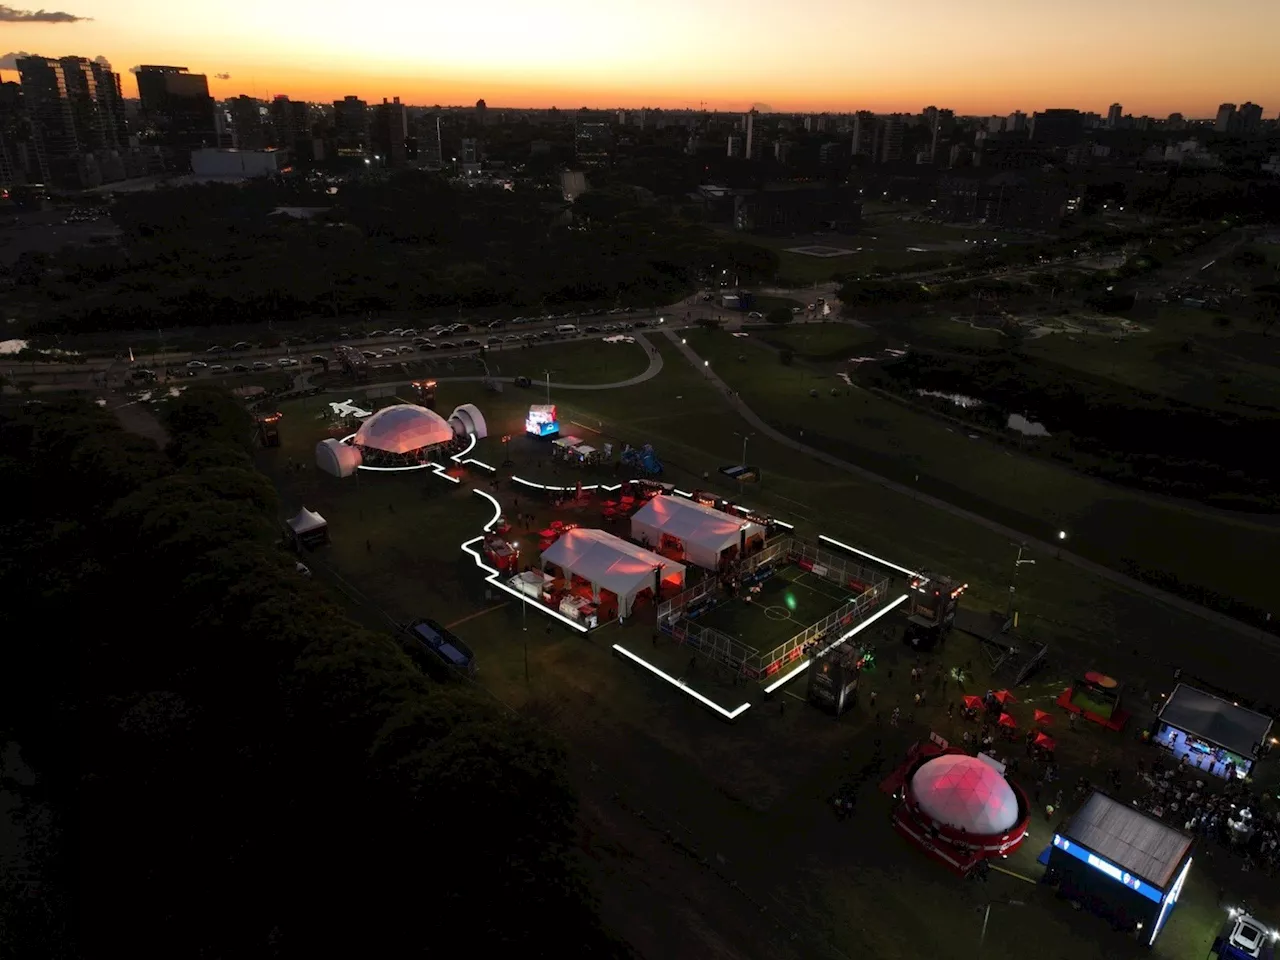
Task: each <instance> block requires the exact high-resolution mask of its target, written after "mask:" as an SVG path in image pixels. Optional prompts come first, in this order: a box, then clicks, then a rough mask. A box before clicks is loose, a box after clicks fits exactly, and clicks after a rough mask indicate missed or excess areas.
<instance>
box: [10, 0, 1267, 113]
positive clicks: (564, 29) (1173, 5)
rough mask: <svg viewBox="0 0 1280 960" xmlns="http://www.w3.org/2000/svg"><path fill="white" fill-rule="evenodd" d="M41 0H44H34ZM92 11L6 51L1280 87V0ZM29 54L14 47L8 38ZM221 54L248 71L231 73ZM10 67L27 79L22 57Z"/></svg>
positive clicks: (465, 80)
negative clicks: (1279, 40) (1279, 45)
mask: <svg viewBox="0 0 1280 960" xmlns="http://www.w3.org/2000/svg"><path fill="white" fill-rule="evenodd" d="M13 6H20V7H25V6H26V5H25V4H13ZM52 7H53V9H56V10H60V11H66V12H67V13H70V14H74V15H76V16H80V17H84V18H89V19H84V20H81V21H79V22H74V23H57V24H50V23H40V22H19V23H13V22H6V23H5V25H4V34H5V39H4V40H3V41H0V42H3V44H4V46H3V47H2V48H0V50H3V51H4V52H5V53H11V52H16V51H30V52H34V53H39V54H41V55H44V56H52V57H57V56H68V55H80V56H87V57H93V56H99V55H102V56H106V57H107V58H108V59H109V60H110V61H111V62H112V64H113V65H114V67H115V69H117V70H118V71H120V73H121V74H122V75H123V76H124V77H125V80H124V87H125V92H126V95H127V96H135V95H136V84H134V83H133V81H132V79H131V78H130V77H129V73H128V71H129V68H130V66H132V65H135V64H139V63H158V64H179V65H185V66H187V67H189V68H190V69H191V70H192V71H193V72H197V73H204V74H206V75H207V76H208V77H209V85H210V90H211V92H212V93H213V95H214V96H215V97H218V98H225V97H232V96H236V95H239V94H249V95H250V96H257V97H260V98H262V99H268V98H270V97H272V96H275V95H278V94H285V95H287V96H289V97H290V98H292V99H297V100H309V101H313V102H327V101H332V100H336V99H341V98H342V97H343V96H345V95H348V94H354V95H356V96H359V97H360V98H361V99H364V100H367V101H369V102H371V103H377V102H380V101H381V100H382V98H383V97H386V98H388V99H389V98H391V97H396V96H398V97H399V98H400V99H401V101H402V102H404V103H406V104H410V105H418V106H431V105H434V104H442V105H446V106H448V105H470V104H474V103H475V101H476V100H478V99H481V98H483V99H484V100H485V101H486V102H487V103H488V104H489V106H490V107H495V108H501V107H517V108H519V107H550V106H558V107H560V108H561V109H565V110H571V109H575V108H577V107H581V106H587V107H601V108H603V107H620V108H624V109H626V108H635V107H641V106H648V107H661V108H664V109H685V108H697V107H699V105H700V104H702V103H704V102H705V104H706V107H707V109H711V110H744V109H748V108H750V107H751V106H752V105H753V104H760V105H763V106H767V107H768V108H769V109H771V110H773V111H777V112H821V111H828V112H833V113H835V112H839V113H846V112H851V111H853V110H859V109H867V110H874V111H877V112H882V113H883V112H890V111H902V112H910V113H916V112H918V111H919V110H920V109H921V108H923V107H924V106H926V105H927V104H936V105H937V106H939V107H949V108H951V109H953V110H955V111H956V112H957V113H959V114H976V115H986V114H992V113H996V114H1007V113H1010V112H1012V111H1013V110H1024V111H1027V112H1028V113H1030V112H1033V111H1036V110H1042V109H1045V108H1047V107H1075V108H1077V109H1080V110H1085V111H1093V112H1097V113H1102V114H1105V113H1106V110H1107V106H1108V105H1109V104H1110V103H1112V102H1115V101H1118V102H1120V103H1122V104H1123V105H1124V107H1125V111H1126V112H1127V113H1132V114H1134V115H1143V114H1146V115H1150V116H1154V117H1163V116H1166V115H1168V114H1169V113H1172V112H1180V113H1183V114H1185V115H1186V116H1188V117H1207V116H1212V115H1213V114H1214V112H1215V111H1216V109H1217V105H1218V104H1219V103H1220V102H1223V101H1230V102H1233V103H1241V102H1243V101H1246V100H1252V101H1254V102H1257V103H1261V104H1262V105H1263V106H1264V108H1265V109H1266V114H1265V116H1266V117H1267V118H1268V119H1270V118H1273V117H1275V116H1276V112H1277V110H1278V109H1280V70H1277V69H1276V68H1275V65H1274V64H1275V53H1274V37H1275V36H1276V35H1277V31H1278V30H1280V4H1278V3H1275V2H1274V0H1219V2H1217V3H1215V4H1205V3H1202V2H1192V0H1163V2H1161V3H1159V4H1157V3H1155V2H1154V0H1133V2H1130V3H1126V4H1119V3H1114V2H1111V0H1078V2H1077V3H1075V4H1073V5H1070V6H1069V7H1063V6H1062V5H1060V4H1050V3H1048V2H1046V0H971V2H970V3H968V4H963V5H962V4H957V3H955V2H954V0H917V2H916V3H914V4H910V5H907V4H870V3H865V2H862V3H860V2H858V0H853V2H849V0H792V2H791V3H789V4H786V5H784V6H778V5H777V4H774V3H770V2H768V0H700V2H698V3H696V4H690V3H687V2H685V0H610V2H608V3H600V2H598V0H545V2H543V3H541V4H532V3H529V2H528V0H488V2H487V3H486V4H485V5H484V6H483V7H475V6H471V5H465V4H452V5H439V4H429V5H422V6H420V7H419V6H414V5H406V4H400V3H389V2H385V0H384V2H378V0H373V2H371V3H366V4H364V5H362V6H358V7H352V6H351V5H350V4H348V3H342V2H339V0H309V2H306V3H302V2H298V0H294V2H290V0H277V2H275V3H270V4H262V3H260V2H250V0H222V2H220V3H218V4H201V5H187V4H181V3H173V2H172V0H57V2H56V3H53V4H52ZM6 59H7V57H6ZM219 74H225V75H229V79H217V76H218V75H219ZM4 78H5V79H16V78H17V77H16V74H15V73H14V72H13V71H12V70H11V69H10V70H9V71H7V72H5V74H4Z"/></svg>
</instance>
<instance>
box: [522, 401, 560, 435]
mask: <svg viewBox="0 0 1280 960" xmlns="http://www.w3.org/2000/svg"><path fill="white" fill-rule="evenodd" d="M524 432H525V433H527V434H528V435H529V436H531V437H557V436H559V435H560V418H559V417H557V416H556V405H555V404H554V403H535V404H534V405H533V406H531V407H530V408H529V415H528V416H527V417H525V419H524Z"/></svg>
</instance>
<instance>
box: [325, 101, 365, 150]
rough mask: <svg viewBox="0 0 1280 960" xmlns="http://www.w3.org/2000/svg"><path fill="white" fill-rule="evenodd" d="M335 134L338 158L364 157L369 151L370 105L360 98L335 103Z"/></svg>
mask: <svg viewBox="0 0 1280 960" xmlns="http://www.w3.org/2000/svg"><path fill="white" fill-rule="evenodd" d="M333 132H334V140H335V141H336V143H337V147H338V156H340V157H344V156H345V157H360V156H364V155H365V154H366V153H368V151H369V105H368V104H367V103H365V102H364V101H363V100H361V99H360V98H359V97H343V98H342V99H341V100H335V101H333Z"/></svg>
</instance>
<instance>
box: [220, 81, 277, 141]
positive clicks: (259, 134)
mask: <svg viewBox="0 0 1280 960" xmlns="http://www.w3.org/2000/svg"><path fill="white" fill-rule="evenodd" d="M227 112H228V113H229V114H231V143H232V145H233V146H234V147H235V148H236V149H237V150H262V149H264V148H265V147H266V146H268V144H267V141H268V140H269V139H272V138H270V137H269V136H268V134H267V125H266V123H265V122H264V119H263V116H262V101H260V100H258V99H257V98H256V97H249V96H245V94H243V93H242V94H240V96H238V97H232V98H231V99H230V100H228V101H227Z"/></svg>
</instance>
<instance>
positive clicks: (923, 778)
mask: <svg viewBox="0 0 1280 960" xmlns="http://www.w3.org/2000/svg"><path fill="white" fill-rule="evenodd" d="M911 792H912V794H913V796H914V797H915V799H916V802H917V803H918V804H919V805H920V809H921V810H923V811H924V812H925V813H927V814H928V815H929V816H931V817H933V819H935V820H937V821H938V822H939V823H943V824H946V825H947V826H948V827H955V828H957V829H964V830H966V831H967V832H969V833H972V834H976V835H978V836H992V835H994V834H1000V833H1004V832H1005V831H1006V830H1009V829H1011V828H1012V827H1013V825H1014V824H1016V823H1017V822H1018V797H1017V795H1016V794H1015V793H1014V792H1013V788H1012V787H1010V786H1009V782H1008V781H1007V780H1005V778H1004V776H1003V775H1002V774H1001V773H999V772H998V771H996V770H995V769H994V768H993V767H991V766H990V765H989V764H986V763H984V762H983V761H982V760H979V759H978V758H977V757H970V756H966V755H964V754H957V753H948V754H943V755H942V756H940V757H935V758H934V759H932V760H929V761H928V762H926V763H924V764H922V765H921V766H920V768H919V769H918V770H916V772H915V774H914V775H913V776H912V777H911Z"/></svg>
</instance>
